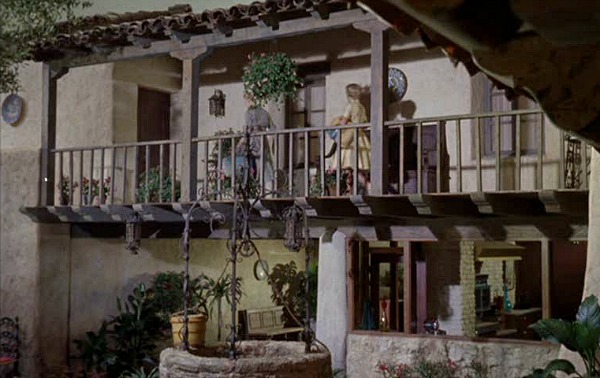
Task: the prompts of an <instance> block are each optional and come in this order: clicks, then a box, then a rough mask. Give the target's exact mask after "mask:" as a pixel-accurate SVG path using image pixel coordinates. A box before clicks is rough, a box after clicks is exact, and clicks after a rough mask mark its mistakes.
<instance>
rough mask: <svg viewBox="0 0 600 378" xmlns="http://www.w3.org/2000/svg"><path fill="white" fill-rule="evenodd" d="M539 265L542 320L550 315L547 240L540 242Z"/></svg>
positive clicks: (548, 244)
mask: <svg viewBox="0 0 600 378" xmlns="http://www.w3.org/2000/svg"><path fill="white" fill-rule="evenodd" d="M541 244H542V248H541V252H542V253H541V261H540V263H541V265H542V282H541V284H542V318H543V319H548V318H550V317H551V316H552V314H551V308H552V307H551V305H552V303H551V297H552V296H551V292H550V289H551V287H550V286H551V284H552V283H551V281H552V279H551V271H550V270H551V269H550V241H549V240H548V239H542V240H541Z"/></svg>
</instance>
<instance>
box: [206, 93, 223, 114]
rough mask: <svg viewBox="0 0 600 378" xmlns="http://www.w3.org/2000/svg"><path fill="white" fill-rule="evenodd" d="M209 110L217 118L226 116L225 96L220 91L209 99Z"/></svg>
mask: <svg viewBox="0 0 600 378" xmlns="http://www.w3.org/2000/svg"><path fill="white" fill-rule="evenodd" d="M208 110H209V113H210V115H214V116H215V117H224V116H225V95H224V94H223V91H222V90H220V89H215V94H213V95H212V96H210V98H209V99H208Z"/></svg>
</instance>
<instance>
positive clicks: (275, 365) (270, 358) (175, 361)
mask: <svg viewBox="0 0 600 378" xmlns="http://www.w3.org/2000/svg"><path fill="white" fill-rule="evenodd" d="M238 351H239V355H240V357H238V359H236V360H230V359H228V358H227V357H225V356H226V355H227V354H226V348H225V347H223V346H218V347H208V348H203V349H202V350H198V351H194V354H192V353H188V352H184V351H181V350H178V349H174V348H169V349H165V350H163V351H162V353H161V354H160V376H161V378H200V377H203V378H209V377H210V378H234V377H235V378H237V377H249V378H262V377H265V378H266V377H271V378H272V377H281V378H293V377H299V376H305V377H315V378H321V377H323V378H325V377H326V378H330V377H331V376H332V370H331V355H330V354H329V351H327V350H324V349H322V348H318V350H317V351H315V352H313V353H308V354H307V353H305V352H304V343H301V342H289V341H243V342H241V343H240V346H239V349H238ZM198 354H202V355H198ZM219 356H223V357H219Z"/></svg>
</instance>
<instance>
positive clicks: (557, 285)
mask: <svg viewBox="0 0 600 378" xmlns="http://www.w3.org/2000/svg"><path fill="white" fill-rule="evenodd" d="M550 246H551V250H550V251H551V256H552V262H551V270H550V271H551V275H550V277H551V282H552V284H551V287H550V295H551V299H550V303H551V308H552V310H551V312H552V317H553V318H559V319H566V320H575V314H577V309H578V308H579V303H580V302H581V300H582V294H583V278H584V276H585V264H586V258H587V242H585V241H581V242H571V241H568V240H553V241H552V243H551V244H550Z"/></svg>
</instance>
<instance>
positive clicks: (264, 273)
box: [254, 259, 269, 281]
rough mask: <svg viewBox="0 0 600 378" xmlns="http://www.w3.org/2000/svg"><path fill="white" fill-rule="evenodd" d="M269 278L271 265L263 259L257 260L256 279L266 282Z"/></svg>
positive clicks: (255, 266)
mask: <svg viewBox="0 0 600 378" xmlns="http://www.w3.org/2000/svg"><path fill="white" fill-rule="evenodd" d="M268 277H269V264H267V262H266V261H265V260H263V259H259V260H256V262H255V263H254V278H256V279H257V280H259V281H264V280H266V279H267V278H268Z"/></svg>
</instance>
